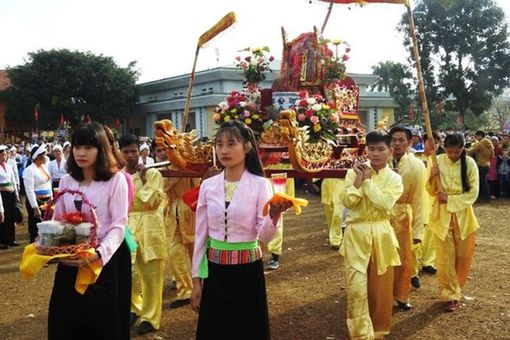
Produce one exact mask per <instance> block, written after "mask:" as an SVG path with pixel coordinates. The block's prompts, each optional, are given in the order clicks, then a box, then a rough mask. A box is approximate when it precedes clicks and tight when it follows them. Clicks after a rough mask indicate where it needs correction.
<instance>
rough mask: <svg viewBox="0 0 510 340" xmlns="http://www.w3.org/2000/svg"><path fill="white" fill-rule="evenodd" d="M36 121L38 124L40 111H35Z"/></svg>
mask: <svg viewBox="0 0 510 340" xmlns="http://www.w3.org/2000/svg"><path fill="white" fill-rule="evenodd" d="M34 119H35V121H36V122H37V121H38V120H39V111H37V110H34Z"/></svg>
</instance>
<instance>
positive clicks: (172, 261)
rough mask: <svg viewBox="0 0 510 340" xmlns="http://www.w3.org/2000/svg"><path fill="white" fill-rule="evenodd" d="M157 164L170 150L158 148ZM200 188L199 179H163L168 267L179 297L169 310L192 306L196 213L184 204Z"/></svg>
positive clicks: (166, 158)
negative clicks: (185, 197)
mask: <svg viewBox="0 0 510 340" xmlns="http://www.w3.org/2000/svg"><path fill="white" fill-rule="evenodd" d="M154 150H155V152H156V161H157V162H162V161H166V160H168V154H167V151H168V150H167V148H166V147H165V146H160V145H156V146H155V148H154ZM199 184H200V179H199V178H196V179H192V178H170V177H167V178H164V179H163V191H164V192H165V193H166V196H167V200H166V205H165V207H164V209H163V215H164V221H165V226H166V233H167V236H168V261H167V262H168V265H169V267H170V272H171V275H172V276H173V277H174V278H175V283H176V289H177V292H176V296H175V300H174V301H173V302H172V303H171V304H170V308H178V307H182V306H185V305H187V304H189V303H190V297H191V290H192V289H193V282H192V279H191V256H192V254H193V244H194V242H195V213H194V212H193V211H191V209H190V207H188V206H187V205H186V204H185V203H184V202H183V201H182V195H183V194H184V193H186V192H187V191H189V190H191V189H192V188H193V187H195V186H198V185H199Z"/></svg>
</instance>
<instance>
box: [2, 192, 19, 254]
mask: <svg viewBox="0 0 510 340" xmlns="http://www.w3.org/2000/svg"><path fill="white" fill-rule="evenodd" d="M0 195H1V196H2V202H3V205H4V222H3V223H0V244H6V245H9V246H10V245H13V244H14V241H15V230H14V229H15V227H14V207H15V205H16V194H15V193H14V192H7V191H1V192H0Z"/></svg>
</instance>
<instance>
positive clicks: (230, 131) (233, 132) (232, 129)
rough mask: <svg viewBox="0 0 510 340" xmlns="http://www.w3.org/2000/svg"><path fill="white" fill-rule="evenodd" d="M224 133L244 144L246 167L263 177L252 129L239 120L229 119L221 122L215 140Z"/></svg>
mask: <svg viewBox="0 0 510 340" xmlns="http://www.w3.org/2000/svg"><path fill="white" fill-rule="evenodd" d="M224 135H225V136H226V137H227V138H228V139H235V140H237V141H239V142H241V143H243V144H244V145H245V147H246V148H247V153H246V158H245V159H244V165H245V167H246V169H247V170H248V171H249V172H251V173H252V174H254V175H257V176H261V177H265V175H264V169H263V167H262V162H261V161H260V158H259V150H258V147H257V140H256V139H255V134H254V133H253V130H252V129H250V128H249V127H248V126H247V125H246V124H244V123H243V122H241V121H238V120H229V121H228V122H224V123H223V124H221V126H220V128H219V129H218V131H217V132H216V137H215V141H218V140H219V139H220V138H221V137H222V136H224Z"/></svg>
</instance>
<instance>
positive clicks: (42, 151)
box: [32, 144, 46, 159]
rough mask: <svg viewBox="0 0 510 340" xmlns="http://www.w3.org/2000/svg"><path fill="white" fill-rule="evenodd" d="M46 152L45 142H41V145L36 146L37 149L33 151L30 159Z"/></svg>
mask: <svg viewBox="0 0 510 340" xmlns="http://www.w3.org/2000/svg"><path fill="white" fill-rule="evenodd" d="M44 153H46V145H45V144H41V146H39V147H38V148H37V151H36V152H34V155H33V156H32V159H36V158H37V157H38V156H39V155H42V154H44Z"/></svg>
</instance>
